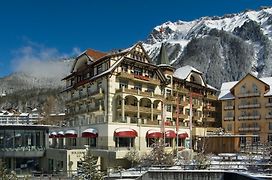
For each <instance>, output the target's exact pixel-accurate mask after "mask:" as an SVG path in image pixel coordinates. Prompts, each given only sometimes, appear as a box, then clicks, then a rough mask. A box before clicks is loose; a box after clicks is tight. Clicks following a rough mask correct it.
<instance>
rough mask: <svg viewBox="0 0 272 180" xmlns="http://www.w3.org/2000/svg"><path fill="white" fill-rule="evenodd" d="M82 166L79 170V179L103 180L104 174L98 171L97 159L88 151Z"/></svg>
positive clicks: (82, 160)
mask: <svg viewBox="0 0 272 180" xmlns="http://www.w3.org/2000/svg"><path fill="white" fill-rule="evenodd" d="M80 162H81V165H80V167H79V168H78V172H79V174H78V179H92V180H101V179H103V176H104V174H103V173H102V172H101V171H100V170H99V169H98V166H99V165H97V157H94V156H93V155H92V154H91V152H90V150H89V149H88V150H87V151H86V153H85V155H84V157H83V159H81V160H80Z"/></svg>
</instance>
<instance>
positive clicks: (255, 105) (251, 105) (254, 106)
mask: <svg viewBox="0 0 272 180" xmlns="http://www.w3.org/2000/svg"><path fill="white" fill-rule="evenodd" d="M259 107H261V105H260V104H259V103H256V104H241V105H239V106H238V108H239V109H247V108H259Z"/></svg>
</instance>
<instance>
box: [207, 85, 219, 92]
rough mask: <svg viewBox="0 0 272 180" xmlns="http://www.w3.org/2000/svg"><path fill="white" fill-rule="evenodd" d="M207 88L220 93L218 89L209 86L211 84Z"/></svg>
mask: <svg viewBox="0 0 272 180" xmlns="http://www.w3.org/2000/svg"><path fill="white" fill-rule="evenodd" d="M207 88H209V89H213V90H215V91H218V89H217V88H215V87H213V86H211V85H209V84H207Z"/></svg>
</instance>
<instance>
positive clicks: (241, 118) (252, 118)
mask: <svg viewBox="0 0 272 180" xmlns="http://www.w3.org/2000/svg"><path fill="white" fill-rule="evenodd" d="M238 119H239V120H259V119H261V116H260V115H256V116H240V117H239V118H238Z"/></svg>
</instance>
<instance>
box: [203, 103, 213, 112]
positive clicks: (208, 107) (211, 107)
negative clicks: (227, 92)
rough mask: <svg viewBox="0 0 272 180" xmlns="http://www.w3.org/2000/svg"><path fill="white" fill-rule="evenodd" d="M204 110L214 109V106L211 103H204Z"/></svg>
mask: <svg viewBox="0 0 272 180" xmlns="http://www.w3.org/2000/svg"><path fill="white" fill-rule="evenodd" d="M203 110H205V111H215V107H214V106H211V105H207V104H206V105H205V106H204V109H203Z"/></svg>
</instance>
